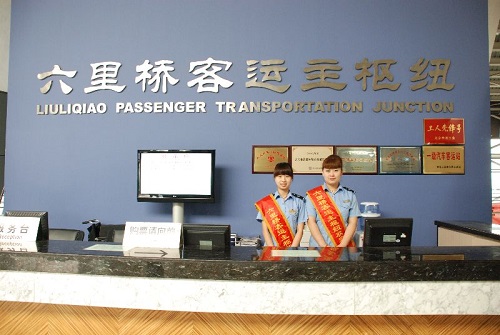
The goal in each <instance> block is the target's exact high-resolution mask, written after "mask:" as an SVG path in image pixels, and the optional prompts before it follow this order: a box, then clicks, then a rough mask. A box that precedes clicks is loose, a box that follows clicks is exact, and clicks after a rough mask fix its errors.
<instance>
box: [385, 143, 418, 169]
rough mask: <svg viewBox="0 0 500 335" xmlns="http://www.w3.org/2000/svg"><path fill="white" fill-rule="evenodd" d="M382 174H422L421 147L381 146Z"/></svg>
mask: <svg viewBox="0 0 500 335" xmlns="http://www.w3.org/2000/svg"><path fill="white" fill-rule="evenodd" d="M378 171H379V173H380V174H421V173H422V148H421V147H379V169H378Z"/></svg>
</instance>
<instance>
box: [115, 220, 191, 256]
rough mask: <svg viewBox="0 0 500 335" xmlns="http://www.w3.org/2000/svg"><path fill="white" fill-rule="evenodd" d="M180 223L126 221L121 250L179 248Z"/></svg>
mask: <svg viewBox="0 0 500 335" xmlns="http://www.w3.org/2000/svg"><path fill="white" fill-rule="evenodd" d="M181 232H182V223H175V222H126V223H125V235H124V236H123V250H124V251H126V250H130V249H133V248H166V249H179V248H180V246H181Z"/></svg>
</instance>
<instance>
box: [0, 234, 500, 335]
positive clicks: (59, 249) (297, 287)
mask: <svg viewBox="0 0 500 335" xmlns="http://www.w3.org/2000/svg"><path fill="white" fill-rule="evenodd" d="M36 249H37V250H38V252H23V251H8V250H5V248H4V251H2V252H0V283H1V284H0V308H2V310H3V311H8V312H6V313H7V314H5V313H4V314H3V318H4V319H3V320H2V321H4V322H7V323H6V325H7V326H5V327H16V328H15V329H16V330H19V331H21V332H20V333H22V331H28V329H27V328H26V327H28V324H26V323H20V322H18V321H16V320H18V319H19V318H20V317H23V318H28V319H33V320H34V318H35V316H36V317H37V318H36V320H37V321H39V322H42V320H45V322H47V324H45V325H44V326H47V325H52V326H54V325H56V324H57V323H58V322H59V321H58V320H59V319H60V318H61V315H65V320H68V319H71V320H72V321H70V322H71V323H75V322H76V323H78V322H81V323H84V324H86V326H85V327H87V326H88V323H89V322H90V321H89V320H88V319H86V318H87V316H88V315H92V318H93V320H92V322H106V323H107V322H108V321H103V320H102V319H101V316H100V315H101V314H102V315H104V316H103V317H109V316H110V315H112V316H113V322H114V323H113V324H114V327H115V328H113V330H112V331H110V332H109V333H110V334H119V333H121V332H123V331H124V329H123V327H132V326H131V325H130V324H126V325H125V324H123V318H124V315H125V314H126V315H127V318H129V317H130V313H134V315H141V318H140V320H139V321H137V320H135V319H130V321H128V322H135V325H136V326H137V327H139V328H140V327H141V323H142V322H143V321H141V320H142V317H145V318H147V319H150V318H151V317H152V316H151V315H149V314H148V315H147V316H142V314H137V313H159V312H160V311H163V312H165V313H170V314H168V316H165V318H166V319H169V320H170V319H171V318H173V319H172V320H179V318H180V319H182V320H184V321H183V322H186V320H191V321H189V322H201V323H198V325H199V326H201V325H202V324H204V325H206V324H207V323H206V322H209V320H208V319H210V320H212V319H213V320H219V321H220V320H221V318H227V319H225V320H227V322H229V323H232V322H234V320H235V319H237V320H238V322H239V323H238V324H240V323H241V324H243V327H247V326H248V325H247V324H248V323H251V324H253V325H256V322H263V323H264V326H265V327H268V326H269V325H271V324H274V322H276V321H275V320H274V319H267V317H266V315H269V318H273V315H288V316H289V317H292V316H293V317H294V318H293V319H289V317H288V318H287V319H286V320H287V321H282V322H284V323H286V325H283V327H285V328H284V329H288V330H289V331H293V330H294V328H293V327H295V326H296V325H297V324H300V323H303V322H312V321H311V320H312V319H307V320H305V319H304V318H305V317H306V316H309V317H318V316H322V317H324V318H323V319H321V320H320V321H318V320H317V319H315V320H316V321H314V322H317V321H318V322H320V323H318V327H319V325H320V324H321V325H324V326H325V327H327V325H328V327H330V329H337V328H335V327H341V326H342V327H351V326H353V325H354V324H360V323H361V324H371V322H377V324H378V322H382V321H381V320H374V319H371V320H368V319H366V320H365V319H362V320H361V319H356V320H354V319H351V318H348V319H344V321H346V322H347V324H344V323H339V322H340V321H339V320H338V319H332V317H334V316H336V317H338V316H357V317H358V318H363V317H366V316H370V318H373V317H374V316H380V317H381V318H384V319H383V320H384V321H383V322H386V321H388V319H387V317H388V316H393V317H394V318H396V319H391V320H392V321H391V322H392V324H391V327H393V326H395V325H397V324H399V325H401V324H408V322H410V323H411V324H413V326H412V327H414V326H415V325H416V324H420V325H421V326H422V327H424V328H425V327H429V324H428V322H427V319H421V320H415V319H411V320H409V319H407V318H411V317H417V316H420V317H422V318H424V317H425V315H435V316H442V319H435V320H436V322H438V321H437V320H441V321H442V322H449V320H450V319H449V317H450V316H453V315H455V316H456V317H458V316H461V317H464V316H466V315H468V317H470V316H471V315H473V316H474V318H473V319H471V321H470V322H475V324H476V325H477V327H484V324H485V322H490V320H498V317H496V315H498V311H500V299H498V297H499V296H500V281H499V273H500V247H411V248H400V249H394V248H389V249H387V248H386V249H384V248H378V249H372V250H366V249H365V250H363V249H357V248H354V249H341V250H338V251H341V252H338V253H337V252H333V251H335V250H329V251H328V250H327V249H324V250H316V249H315V250H313V251H316V252H320V251H321V252H323V253H322V256H321V257H315V256H314V255H312V254H311V252H312V251H311V250H309V249H307V248H298V249H293V250H285V251H283V250H280V251H279V252H281V256H280V257H276V258H273V260H261V258H262V257H263V254H265V253H263V250H259V249H257V248H255V247H231V248H230V249H228V250H213V251H210V250H199V249H185V250H180V251H177V252H176V251H175V250H174V251H172V250H158V251H157V252H151V251H148V252H149V253H146V252H145V251H140V252H137V253H135V256H126V255H124V252H123V251H121V246H120V245H119V244H113V243H99V242H87V241H83V242H79V241H48V242H43V243H38V244H37V246H36ZM325 250H326V251H327V252H326V253H324V251H325ZM127 254H128V253H127ZM268 255H269V254H268ZM138 256H140V257H138ZM168 257H175V258H168ZM43 306H45V307H43ZM82 309H84V310H82ZM103 309H104V312H103ZM127 311H128V312H127ZM148 311H149V312H148ZM193 312H195V313H193ZM9 313H10V314H9ZM38 313H39V314H38ZM171 313H174V314H171ZM198 313H201V314H198ZM207 313H208V314H207ZM84 315H86V316H84ZM162 315H163V314H162ZM200 315H201V319H202V320H203V321H200ZM203 315H204V316H203ZM224 315H227V316H224ZM256 315H260V317H259V318H258V321H256V320H255V316H256ZM174 316H175V318H174ZM401 318H403V319H401ZM491 318H494V319H491ZM120 320H121V321H120ZM133 320H135V321H133ZM193 320H195V321H193ZM273 320H274V321H273ZM460 320H465V319H460ZM441 321H439V322H441ZM33 322H34V321H33ZM65 322H66V321H65ZM120 322H122V323H120ZM148 322H149V321H148ZM172 322H173V321H172ZM210 322H211V321H210ZM214 322H215V321H214ZM401 322H403V323H401ZM495 322H497V323H498V321H495ZM224 324H225V326H224V327H225V328H224V329H223V330H221V331H222V332H223V333H224V332H227V331H230V329H231V327H232V326H229V325H227V324H226V323H224ZM384 325H385V323H382V324H380V325H379V326H380V327H383V326H384ZM497 325H498V324H495V323H494V324H492V326H493V327H496V326H497ZM184 326H185V324H182V326H181V325H180V324H178V323H176V324H175V325H173V324H170V326H169V327H184ZM191 326H192V325H191ZM442 326H443V325H441V326H440V327H442ZM450 326H456V324H453V325H450ZM29 327H31V326H29ZM71 327H74V325H73V326H71ZM106 327H107V326H106ZM120 327H122V328H120ZM159 327H160V326H159ZM162 327H163V326H162ZM165 327H166V326H165ZM228 327H229V328H228ZM238 327H239V326H238ZM269 327H271V326H269ZM331 327H333V328H331ZM7 329H10V330H12V329H14V328H7ZM169 329H170V328H169ZM269 329H270V328H269ZM426 329H427V328H426ZM473 329H477V328H475V327H473ZM372 330H374V328H372ZM383 330H384V329H383V328H381V329H378V330H377V331H383ZM63 331H67V329H66V330H63ZM231 332H232V330H231ZM403 332H404V331H403ZM102 333H106V332H102ZM181 333H182V332H181ZM192 333H194V332H192ZM249 333H252V332H251V331H250V332H249ZM262 333H264V334H266V333H268V334H273V333H274V332H273V331H270V330H269V331H268V332H266V331H263V332H262Z"/></svg>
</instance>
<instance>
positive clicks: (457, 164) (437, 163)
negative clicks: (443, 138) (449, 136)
mask: <svg viewBox="0 0 500 335" xmlns="http://www.w3.org/2000/svg"><path fill="white" fill-rule="evenodd" d="M422 159H423V172H424V174H464V173H465V155H464V146H461V145H453V146H452V145H427V146H423V147H422Z"/></svg>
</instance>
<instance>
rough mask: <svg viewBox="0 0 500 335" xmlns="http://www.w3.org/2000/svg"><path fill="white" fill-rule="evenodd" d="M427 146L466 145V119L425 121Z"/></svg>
mask: <svg viewBox="0 0 500 335" xmlns="http://www.w3.org/2000/svg"><path fill="white" fill-rule="evenodd" d="M424 143H425V144H465V129H464V119H458V118H451V119H424Z"/></svg>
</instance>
